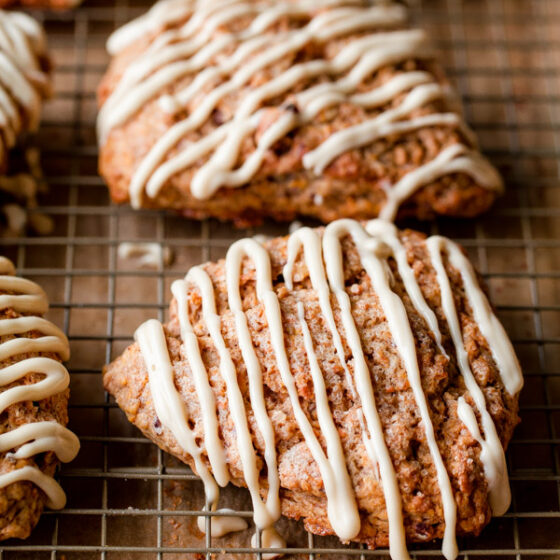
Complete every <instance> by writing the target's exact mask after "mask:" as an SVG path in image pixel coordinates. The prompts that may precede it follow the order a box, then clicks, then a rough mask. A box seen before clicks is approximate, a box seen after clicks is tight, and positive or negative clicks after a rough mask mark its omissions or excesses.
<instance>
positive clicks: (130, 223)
mask: <svg viewBox="0 0 560 560" xmlns="http://www.w3.org/2000/svg"><path fill="white" fill-rule="evenodd" d="M147 4H148V3H147V2H143V1H140V0H132V1H131V2H127V0H116V1H114V2H111V1H109V0H86V2H85V5H84V6H83V7H81V8H80V9H78V10H76V11H74V12H68V13H59V14H53V13H44V14H41V15H40V17H41V18H42V19H43V21H44V23H45V26H46V29H47V32H48V34H49V40H50V44H51V48H52V54H53V58H54V60H55V63H56V69H55V71H54V78H55V87H56V97H55V98H54V100H53V101H51V102H49V103H48V104H47V107H46V110H45V113H44V120H43V126H42V129H41V132H40V134H39V137H38V139H37V142H38V144H39V145H40V146H41V147H42V153H43V162H44V166H45V171H46V175H47V179H48V182H49V184H50V188H51V190H50V194H49V195H48V196H45V198H44V200H43V208H42V210H43V211H44V212H46V213H48V214H50V215H51V216H53V218H54V219H55V224H56V225H55V230H54V232H53V234H52V235H51V236H49V237H33V238H25V239H19V240H13V239H0V246H1V247H0V249H1V251H2V252H3V253H4V254H6V255H8V256H9V257H11V258H12V259H14V261H15V262H16V264H17V266H18V269H19V272H20V273H21V274H23V275H25V276H28V277H31V278H33V279H35V280H37V281H38V282H40V283H41V284H42V285H43V286H44V287H45V289H46V291H47V293H48V294H49V297H50V300H51V302H52V305H51V311H50V316H51V318H52V319H53V320H54V321H55V322H57V323H58V324H60V325H62V326H63V327H64V330H65V331H66V332H67V334H68V336H69V339H70V343H71V347H72V358H71V361H70V370H71V373H72V382H71V390H72V398H71V407H70V415H71V422H70V423H71V427H72V429H74V430H75V431H76V432H77V433H78V434H79V436H80V438H81V440H82V450H81V452H80V455H79V456H78V458H77V459H76V460H75V461H74V462H73V463H72V464H70V465H67V466H65V467H64V468H63V469H62V471H61V473H60V479H61V482H62V485H63V486H64V488H65V489H66V491H67V493H68V504H67V507H66V509H64V510H62V511H59V512H46V513H45V515H44V516H43V517H42V519H41V521H40V523H39V525H38V527H37V528H36V530H35V532H34V533H33V535H32V536H31V537H30V538H29V539H28V540H26V541H8V542H5V543H2V550H1V551H0V559H1V560H4V559H12V558H18V559H23V558H32V559H43V558H45V559H46V558H51V559H54V558H59V559H66V560H71V559H80V560H83V559H90V558H91V559H93V558H95V559H99V558H100V559H117V558H118V559H136V558H138V559H151V558H158V559H159V558H165V559H171V558H175V559H179V558H181V559H185V558H187V559H191V558H192V559H196V558H211V557H213V558H217V557H222V558H255V556H257V557H260V556H261V554H260V553H257V554H255V553H254V552H252V551H251V549H250V548H249V546H250V544H249V539H250V534H251V532H252V531H250V530H249V531H245V532H244V533H240V534H237V535H236V536H234V537H232V538H227V537H226V538H222V539H210V538H208V537H204V535H202V534H201V533H199V532H198V530H197V529H196V517H195V516H196V514H197V513H198V511H199V510H200V508H201V507H202V506H203V503H204V497H203V492H202V485H201V483H200V482H199V481H198V479H197V478H196V477H194V476H193V474H192V473H191V472H190V471H189V470H188V469H187V468H186V467H185V466H184V465H182V464H180V463H179V462H177V461H175V460H174V459H172V458H171V457H169V456H168V455H166V454H164V453H163V452H161V451H160V450H159V449H157V448H156V447H155V446H154V445H152V444H151V443H149V442H148V441H147V440H145V439H144V438H143V437H141V436H140V434H139V433H138V432H137V431H136V429H135V428H133V427H132V426H131V425H129V423H128V422H127V421H126V420H125V419H124V415H123V414H122V413H121V412H120V411H119V410H118V409H117V408H116V407H115V405H114V404H113V403H112V402H111V401H110V400H109V398H108V397H107V395H105V394H104V392H103V389H102V385H101V375H100V371H101V368H102V366H103V365H104V364H105V363H106V362H107V361H109V360H110V359H112V358H114V357H116V356H117V355H118V354H119V353H120V352H121V351H122V350H123V349H124V347H125V346H126V345H127V344H128V343H129V342H130V340H131V335H132V333H133V331H134V329H135V327H136V326H137V325H138V324H140V322H141V321H143V320H145V319H147V318H149V317H159V318H160V319H164V318H165V313H166V305H167V302H168V299H169V285H170V283H171V281H172V280H174V279H175V278H178V277H181V276H182V275H183V274H184V273H185V272H186V271H187V269H188V268H189V267H190V266H191V265H193V264H196V263H200V262H202V261H205V260H207V259H214V258H218V257H221V256H223V255H224V253H225V250H226V248H227V246H229V244H230V243H231V241H232V238H234V237H242V236H245V235H248V234H249V235H252V234H254V233H256V231H255V230H251V231H247V230H246V231H234V230H232V229H231V228H230V227H229V226H227V225H221V224H219V223H217V222H214V221H205V222H192V221H187V220H181V219H179V218H177V217H174V216H169V215H165V214H163V213H154V212H149V213H148V212H133V211H131V210H130V209H129V208H126V207H122V208H119V207H116V206H112V205H111V204H110V203H109V200H108V196H107V192H106V190H105V187H104V185H103V183H102V181H101V179H100V178H99V177H98V175H97V173H96V166H97V162H96V157H97V147H96V142H95V127H94V122H95V113H96V101H95V95H94V92H95V88H96V85H97V83H98V82H99V79H100V77H101V75H102V73H103V71H104V69H105V67H106V64H107V61H108V59H107V55H106V54H105V50H104V43H105V40H106V38H107V35H108V33H109V32H110V31H111V30H112V29H114V28H115V27H116V26H118V25H120V24H122V23H124V22H125V21H127V20H128V19H130V18H131V17H133V16H135V15H138V14H140V13H142V12H144V11H145V9H146V7H147ZM411 11H412V16H413V20H414V22H415V23H417V24H419V25H421V26H423V27H425V28H426V29H428V30H429V31H430V33H431V35H432V36H433V38H434V40H435V41H436V43H437V45H438V47H439V50H440V51H441V53H440V54H441V56H442V58H443V60H444V61H445V63H446V65H447V67H448V73H449V75H450V76H451V77H452V78H453V79H454V80H455V82H456V84H457V85H458V87H459V90H460V92H461V94H462V96H463V99H464V102H465V110H466V115H467V119H468V120H469V122H470V123H471V124H472V125H473V127H474V128H475V129H476V130H477V131H478V133H479V136H480V139H481V144H482V147H483V149H484V151H485V152H486V153H487V154H488V155H489V157H490V158H491V159H492V160H493V161H494V162H495V163H496V164H497V165H498V166H499V167H500V169H501V170H502V172H503V174H504V176H505V178H506V180H507V184H508V190H507V194H506V196H505V197H504V198H503V199H502V200H501V201H500V202H499V203H498V204H497V205H496V207H495V208H494V210H493V211H492V212H491V213H490V214H488V215H487V216H486V217H483V218H482V219H479V220H475V221H457V220H455V221H449V220H440V221H438V222H437V223H434V224H428V225H426V224H411V225H412V226H414V227H418V228H420V229H427V230H428V231H429V232H431V233H435V232H440V233H442V234H445V235H449V236H451V237H453V238H455V239H458V240H459V241H460V242H461V243H462V244H463V245H465V246H466V247H467V248H468V250H469V252H470V253H471V256H472V258H473V260H474V261H475V262H476V263H477V264H478V267H479V269H480V270H481V271H482V273H483V274H484V275H485V277H486V279H487V282H488V285H489V288H490V291H491V293H492V297H493V300H494V302H495V303H496V304H497V307H498V310H499V314H500V317H501V319H502V321H503V322H504V323H505V325H506V327H507V329H508V331H509V333H510V334H511V336H512V338H513V340H514V342H515V346H516V349H517V352H518V354H519V357H520V360H521V362H522V364H523V367H524V370H525V375H526V387H525V389H524V391H523V394H522V405H521V415H522V417H523V423H522V424H521V425H520V426H519V428H518V429H517V431H516V435H515V440H514V441H513V442H512V443H511V446H510V449H509V452H508V460H509V466H510V472H511V483H512V491H513V503H512V507H511V509H510V511H509V513H507V514H506V515H505V516H504V517H502V518H499V519H495V520H493V521H492V523H491V524H490V526H489V527H488V528H487V529H486V530H485V531H484V532H483V534H482V535H481V536H480V537H479V538H477V539H463V540H461V541H460V546H461V557H462V558H465V559H467V558H474V557H477V558H485V559H486V558H498V557H499V558H516V559H519V560H520V559H522V558H529V557H530V558H558V559H560V503H559V501H560V458H559V443H560V366H559V364H560V283H559V278H560V220H559V218H560V179H559V168H560V1H558V0H532V1H531V0H524V1H523V0H486V1H482V0H447V1H446V0H424V1H420V0H418V1H417V2H413V5H412V7H411ZM285 231H286V226H281V225H268V226H266V227H263V228H259V230H258V233H265V234H271V235H274V234H279V233H284V232H285ZM138 240H146V241H155V242H157V243H160V244H161V245H162V246H167V247H170V248H171V249H172V250H173V252H174V254H175V259H174V261H173V263H172V264H171V265H170V266H166V267H164V266H163V263H160V266H159V267H158V269H157V270H155V271H150V270H145V269H139V268H138V266H137V263H135V262H134V261H126V260H121V259H119V258H118V254H117V251H118V245H119V243H121V242H123V241H138ZM224 494H225V495H224V499H223V505H229V506H230V507H234V508H236V509H239V510H241V511H242V512H243V515H245V516H246V517H248V518H250V515H251V514H250V503H249V502H248V500H247V496H246V494H247V493H246V492H245V491H243V490H235V489H234V490H231V491H226V492H225V493H224ZM248 521H249V522H250V519H248ZM280 531H281V532H282V533H283V534H284V535H285V536H287V541H288V546H289V547H290V551H289V555H288V557H290V558H309V559H313V558H319V557H321V558H329V559H333V558H353V557H366V556H368V557H369V556H378V557H379V556H381V557H386V555H387V553H386V551H383V550H382V551H367V550H362V549H360V548H359V547H356V546H354V547H344V546H342V545H341V544H340V543H339V542H338V540H337V539H334V538H323V537H313V536H312V535H308V534H307V533H306V532H305V531H304V530H303V528H302V527H301V524H298V523H295V522H292V521H287V520H283V521H281V523H280ZM413 554H414V556H415V557H416V558H419V559H420V558H424V557H434V556H439V548H438V544H437V543H436V544H435V545H428V546H427V547H417V548H414V549H413Z"/></svg>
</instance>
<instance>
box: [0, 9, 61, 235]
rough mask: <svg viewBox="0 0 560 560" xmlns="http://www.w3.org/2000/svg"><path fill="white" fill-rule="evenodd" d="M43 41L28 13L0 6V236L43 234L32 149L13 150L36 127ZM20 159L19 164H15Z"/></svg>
mask: <svg viewBox="0 0 560 560" xmlns="http://www.w3.org/2000/svg"><path fill="white" fill-rule="evenodd" d="M48 67H49V62H48V57H47V52H46V40H45V34H44V32H43V29H42V27H41V26H40V25H39V24H38V23H37V22H36V21H35V20H34V19H33V18H31V17H30V16H28V15H26V14H22V13H18V12H4V11H1V10H0V210H1V212H0V213H1V215H2V216H1V218H0V222H2V227H1V230H2V234H3V235H9V236H11V235H18V234H21V233H24V232H25V231H26V229H28V226H30V228H31V229H32V230H35V231H38V232H39V233H47V232H48V230H49V226H50V225H51V222H50V220H49V219H48V218H47V217H46V216H42V215H41V214H38V213H36V212H33V213H29V212H28V210H29V209H34V208H36V207H37V192H38V190H39V188H40V186H41V182H42V173H41V170H40V164H39V157H38V153H37V152H36V150H33V149H30V148H27V149H22V150H21V151H23V152H24V153H23V154H22V155H21V157H19V158H15V157H11V159H12V162H11V164H10V165H9V161H8V160H9V159H10V158H9V156H13V155H14V154H13V153H11V151H12V149H13V148H14V147H16V145H17V144H18V143H20V140H21V139H22V137H24V136H25V135H26V134H28V133H32V132H35V131H36V130H37V127H38V126H39V119H40V113H41V104H42V100H43V99H44V98H45V97H47V96H48V95H49V94H50V90H51V82H50V77H49V73H48ZM16 159H20V160H23V161H22V162H15V165H14V160H16Z"/></svg>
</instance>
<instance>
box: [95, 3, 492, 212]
mask: <svg viewBox="0 0 560 560" xmlns="http://www.w3.org/2000/svg"><path fill="white" fill-rule="evenodd" d="M302 16H303V17H306V16H307V17H310V20H309V22H308V23H307V24H305V25H303V27H300V28H297V29H288V30H284V31H279V32H277V33H267V32H266V31H267V30H268V29H269V28H270V27H271V26H273V25H274V24H275V23H277V22H278V21H279V20H280V19H281V18H283V17H291V18H294V17H302ZM239 18H249V19H250V20H251V23H250V24H249V25H248V26H247V27H246V28H245V29H243V30H241V31H237V32H224V31H223V26H225V25H228V24H230V23H232V22H235V20H237V19H239ZM405 21H406V12H405V10H404V8H403V7H402V6H399V5H378V6H370V5H367V4H366V3H363V2H360V1H345V0H321V1H319V0H313V1H310V0H301V1H299V2H297V3H296V2H283V3H271V2H266V1H265V2H249V1H243V0H218V1H214V2H202V1H200V2H196V1H194V0H182V1H181V0H164V1H163V2H159V3H157V4H156V5H155V6H154V7H153V8H152V10H151V11H150V12H148V14H146V15H144V16H142V17H141V18H139V19H137V20H135V21H133V22H131V23H130V24H128V25H127V26H125V27H123V28H122V29H120V30H118V31H117V32H116V33H115V34H114V35H113V36H112V37H111V39H110V40H109V43H108V48H109V51H110V52H111V54H118V53H119V52H121V51H122V50H123V49H125V48H126V47H127V46H129V45H131V44H132V43H133V42H134V41H135V40H137V39H138V38H139V37H141V36H142V35H144V34H147V35H148V36H152V39H151V41H150V43H149V45H148V47H147V48H146V50H145V51H144V52H143V53H142V55H141V59H140V60H138V61H134V62H132V63H131V64H130V65H129V66H128V67H127V68H126V69H125V70H124V72H123V73H122V76H120V78H119V81H118V83H117V85H116V87H115V89H114V90H113V91H112V93H111V94H110V95H109V97H108V98H107V99H106V101H105V103H104V105H103V107H102V108H101V110H100V114H99V120H98V132H99V139H100V142H101V144H104V143H105V142H106V141H107V138H108V136H109V135H110V134H111V131H112V130H113V129H114V128H116V127H118V126H121V125H123V124H125V123H126V122H127V121H128V120H129V119H130V118H131V117H132V116H133V115H134V114H136V113H137V112H138V111H139V110H140V109H141V108H142V107H143V106H144V105H145V104H146V103H147V102H149V101H150V100H153V99H158V100H159V105H160V107H161V109H162V110H163V111H164V112H166V113H169V114H170V115H172V116H175V115H177V114H178V113H179V112H180V111H184V110H185V109H186V108H187V106H188V105H189V103H191V102H192V101H193V99H197V100H198V99H201V101H200V102H198V103H197V104H196V105H195V107H194V108H193V109H192V110H189V111H185V112H186V113H187V116H185V117H184V118H180V119H178V121H177V122H176V123H175V124H173V125H172V126H171V127H170V128H169V129H168V130H167V131H166V132H165V133H164V134H163V135H162V136H161V137H160V138H159V139H158V140H157V142H155V144H154V145H153V146H152V147H151V148H150V150H149V151H148V153H147V154H146V155H145V156H144V157H143V158H142V159H141V161H140V162H139V164H138V166H137V168H136V170H135V171H134V174H133V176H132V178H131V180H130V184H129V195H130V200H131V203H132V205H133V206H134V207H136V208H138V207H140V206H141V205H142V198H143V197H144V196H148V197H150V198H154V197H155V196H157V194H158V193H159V192H160V191H161V189H162V188H163V186H164V185H165V184H166V183H167V181H168V180H169V179H170V178H171V177H172V176H174V175H175V174H177V173H179V172H181V171H183V170H185V169H186V168H188V167H189V166H192V165H194V164H195V163H196V162H198V161H200V160H201V159H204V160H205V163H203V165H202V166H201V167H200V168H198V169H197V170H196V172H195V173H194V176H193V178H192V181H191V184H190V192H191V194H192V196H194V197H195V198H197V199H201V200H204V199H208V198H210V197H211V196H213V195H214V194H215V193H216V191H217V190H218V189H219V188H220V187H231V188H236V187H240V186H242V185H246V184H247V183H248V182H249V181H250V180H251V179H252V178H253V177H254V176H255V174H256V173H257V172H258V170H259V169H260V167H261V165H262V163H263V161H264V160H265V158H266V156H267V153H268V151H269V149H270V148H271V147H272V146H273V145H274V144H275V143H276V142H278V141H279V140H280V139H282V138H283V137H285V136H286V135H287V134H288V133H289V132H291V131H292V130H294V129H295V128H298V127H302V126H304V125H306V124H308V123H310V122H312V121H313V119H315V118H316V117H317V115H318V114H319V113H320V112H321V111H323V110H324V109H327V108H329V107H332V106H336V105H340V104H341V103H343V102H349V103H353V104H355V105H358V106H359V107H362V108H364V109H365V110H374V109H380V108H382V107H384V106H386V105H388V104H390V103H391V101H392V100H393V99H394V98H396V97H397V96H401V95H402V96H403V98H402V101H401V102H400V104H399V105H397V106H396V107H391V108H388V109H385V110H383V111H381V112H380V113H379V114H378V115H377V116H375V117H371V118H368V119H367V120H365V121H364V122H362V123H360V124H357V125H353V126H349V127H348V128H345V129H342V130H339V131H337V132H334V133H333V134H332V135H331V136H330V137H329V138H328V139H326V140H325V141H324V142H323V143H322V144H320V145H318V146H317V147H316V148H314V149H313V150H311V151H309V152H308V153H306V154H305V156H304V157H303V162H302V163H303V167H304V168H305V169H307V170H309V171H310V172H313V173H315V174H321V173H322V172H323V171H324V169H325V168H326V167H327V166H328V165H329V164H330V163H331V162H332V161H333V160H334V159H336V158H337V157H338V156H340V155H342V154H344V153H345V152H348V151H349V150H353V149H356V148H360V147H364V146H367V145H371V144H372V143H373V142H375V141H376V140H379V139H381V138H385V137H387V136H391V135H395V134H404V133H407V132H411V131H414V130H418V129H420V128H423V127H433V126H444V127H453V128H455V129H457V130H459V131H460V132H461V136H462V137H463V141H464V143H460V144H456V145H452V146H448V147H447V148H445V149H444V150H442V151H441V153H440V154H439V155H438V156H437V157H435V158H434V159H432V160H431V161H428V162H427V163H425V164H424V165H422V166H420V167H419V168H417V169H416V170H415V171H414V172H410V173H408V174H406V175H404V177H403V178H402V179H401V180H400V181H399V182H398V183H397V184H395V185H393V186H392V187H389V188H387V189H385V193H386V198H387V200H386V204H385V207H384V208H383V217H384V218H387V219H393V218H394V217H395V216H396V213H397V211H398V208H399V206H400V204H401V203H402V201H403V200H404V199H406V198H407V197H409V196H410V195H411V194H413V193H414V191H416V190H418V189H419V188H421V187H422V186H424V185H426V184H428V183H429V182H430V181H433V180H435V179H438V178H439V177H441V176H442V175H445V174H449V173H458V172H461V173H465V174H467V175H469V176H471V177H473V178H474V179H475V180H476V181H477V183H479V184H480V185H482V186H483V187H485V188H488V189H491V190H501V189H502V183H501V179H500V177H499V175H498V174H497V173H496V171H495V170H494V168H493V167H492V166H491V165H490V164H489V163H488V161H487V160H486V159H484V158H483V157H482V156H480V155H479V154H477V153H476V151H475V150H474V149H473V147H474V146H475V140H474V138H473V135H472V133H471V132H470V131H469V129H468V127H467V126H466V124H465V123H464V121H463V119H462V117H461V115H460V114H459V112H458V111H456V110H455V109H454V100H453V98H452V97H453V96H452V95H450V92H449V88H448V87H447V86H446V85H444V84H441V83H438V82H437V81H436V79H435V77H434V76H432V75H431V74H429V73H427V72H424V71H417V70H411V71H404V70H403V71H402V72H401V73H399V74H397V75H395V76H394V77H393V78H391V79H390V80H389V81H387V82H386V83H384V84H382V85H380V86H378V87H375V88H373V89H371V90H369V91H366V92H363V93H358V87H359V86H360V85H361V84H362V83H363V82H364V80H366V79H367V78H368V77H370V76H371V75H372V74H374V73H375V72H376V71H378V70H379V69H381V68H382V67H383V66H386V65H389V64H399V63H402V62H404V61H406V60H408V59H429V58H431V57H432V56H433V54H432V51H431V49H430V47H429V45H428V43H427V40H426V37H425V34H424V33H423V32H422V31H419V30H403V29H402V27H403V25H404V23H405ZM399 27H400V28H399ZM220 29H221V30H220ZM162 30H163V31H162ZM218 30H220V31H219V32H218ZM158 31H160V33H159V34H157V32H158ZM345 37H352V39H351V40H349V41H348V44H346V45H344V46H343V47H342V48H341V50H340V52H339V53H338V54H337V55H336V56H334V57H333V58H332V59H325V58H319V59H313V60H310V61H306V62H302V63H297V64H294V65H292V66H291V67H289V68H287V69H285V70H283V71H281V72H279V73H278V74H276V75H275V76H274V78H272V79H271V80H270V81H268V82H266V83H264V84H262V85H258V86H255V87H253V88H252V89H251V90H250V92H249V93H248V94H247V95H246V96H245V97H244V98H243V100H242V101H241V103H240V104H239V106H238V107H236V110H235V115H234V116H233V117H232V118H231V119H230V120H229V121H227V122H224V123H223V124H221V125H219V126H217V127H216V128H214V129H213V130H212V131H211V132H210V133H208V134H205V135H202V137H201V138H200V139H199V140H197V141H192V142H188V143H187V145H186V146H185V147H182V148H181V147H179V148H178V147H177V146H178V145H179V144H180V142H181V141H182V140H183V139H184V138H185V137H186V136H187V135H188V134H190V133H193V132H196V131H200V129H201V128H202V127H203V126H204V125H205V123H207V121H208V119H209V118H210V117H211V115H212V112H213V111H214V109H216V107H217V106H218V105H219V103H220V102H221V101H222V100H223V99H224V98H225V97H226V96H228V95H230V94H232V93H233V92H235V91H237V90H239V89H241V88H244V87H247V84H249V83H250V81H251V79H252V78H254V76H255V75H256V74H257V73H258V72H259V71H261V70H265V69H267V68H269V67H270V66H272V65H274V64H275V63H277V62H278V61H280V60H282V59H283V58H284V57H286V56H289V55H293V54H295V53H297V52H298V51H299V50H301V49H302V48H304V47H305V46H307V45H308V44H310V43H313V42H319V43H324V42H327V41H329V40H334V39H341V38H345ZM232 49H233V50H232ZM230 51H231V52H230ZM225 52H227V56H224V53H225ZM189 76H190V77H192V81H191V82H190V83H189V85H188V86H186V87H185V88H184V89H182V90H181V91H177V92H174V93H171V94H170V93H169V88H171V87H172V86H173V84H174V83H176V82H177V81H178V80H182V79H185V78H186V77H189ZM325 76H328V77H329V81H328V82H321V83H318V84H314V85H310V86H309V87H307V88H306V89H303V90H301V91H298V92H297V93H294V94H293V95H292V94H291V93H290V92H292V91H293V89H294V88H295V87H296V86H297V85H298V84H300V83H302V82H309V81H312V80H314V79H315V78H320V77H325ZM216 83H219V85H214V86H213V87H212V85H213V84H216ZM209 87H210V91H207V89H208V88H209ZM202 93H204V95H202ZM288 97H289V98H290V103H291V104H292V105H294V106H295V107H296V108H297V111H290V110H285V107H284V105H283V103H284V101H285V100H286V99H287V98H288ZM277 98H279V99H280V100H281V101H280V102H279V104H278V105H277V106H276V107H275V108H276V109H279V116H278V117H277V118H276V120H275V121H274V122H272V124H271V125H270V126H269V127H268V128H267V129H266V130H265V132H264V133H263V134H262V135H261V137H260V139H259V140H258V141H257V143H256V146H255V149H254V151H253V152H252V153H251V154H250V155H249V156H248V157H247V158H246V159H245V161H244V163H243V164H242V165H241V166H240V167H236V163H237V160H238V158H239V154H240V151H241V146H242V144H243V142H244V140H246V139H247V137H248V136H249V135H251V134H253V133H255V131H256V130H257V129H258V127H259V125H260V123H261V122H262V119H263V116H264V114H265V112H266V111H267V110H268V109H270V103H271V100H273V99H277ZM434 101H437V102H440V103H441V104H442V105H444V106H447V107H448V108H449V109H448V110H447V111H445V112H441V113H431V114H427V115H424V116H419V117H412V116H411V115H412V113H413V112H414V111H415V110H417V109H419V108H421V107H424V106H426V105H427V104H429V103H431V102H434Z"/></svg>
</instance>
